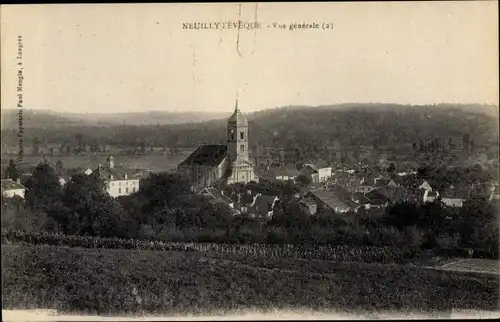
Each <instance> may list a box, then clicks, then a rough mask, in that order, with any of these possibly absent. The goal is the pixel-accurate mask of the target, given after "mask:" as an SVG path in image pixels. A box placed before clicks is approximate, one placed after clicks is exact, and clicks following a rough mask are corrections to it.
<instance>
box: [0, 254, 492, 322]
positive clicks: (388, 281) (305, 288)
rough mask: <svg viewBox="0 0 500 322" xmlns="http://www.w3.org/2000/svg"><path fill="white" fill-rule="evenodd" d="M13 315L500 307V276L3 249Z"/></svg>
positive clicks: (223, 257) (6, 303) (6, 305)
mask: <svg viewBox="0 0 500 322" xmlns="http://www.w3.org/2000/svg"><path fill="white" fill-rule="evenodd" d="M2 280H3V286H2V287H3V298H2V300H3V303H2V304H3V305H2V307H3V309H33V308H37V309H54V310H57V311H59V312H72V313H75V312H80V313H85V314H99V315H104V314H106V315H109V314H134V313H136V314H137V313H143V314H144V313H147V314H162V315H172V314H179V313H183V312H184V313H185V312H191V313H193V314H201V315H203V314H208V313H212V312H218V313H219V314H223V313H228V312H233V311H241V310H255V309H259V310H260V311H262V310H266V309H280V310H291V309H294V310H303V309H312V310H337V311H339V312H353V311H363V312H375V311H377V312H380V311H382V312H383V311H400V312H401V311H403V312H410V311H411V312H443V311H450V310H452V309H472V310H487V311H495V310H497V309H498V301H499V292H498V286H499V283H498V278H497V277H496V276H491V275H481V274H473V273H456V272H448V271H435V270H425V269H421V268H416V267H408V266H400V265H382V264H362V263H335V262H326V261H319V260H316V261H307V260H286V259H280V260H277V259H261V258H256V257H252V256H232V255H229V254H207V253H203V254H202V253H198V252H193V253H184V252H167V251H144V250H110V249H80V248H63V247H52V246H37V247H35V246H33V247H31V246H30V247H28V246H22V247H12V246H2Z"/></svg>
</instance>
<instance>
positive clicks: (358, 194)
mask: <svg viewBox="0 0 500 322" xmlns="http://www.w3.org/2000/svg"><path fill="white" fill-rule="evenodd" d="M352 199H354V200H358V203H359V204H362V205H364V204H367V203H370V199H368V198H367V197H366V196H365V194H364V193H362V192H355V193H353V195H352Z"/></svg>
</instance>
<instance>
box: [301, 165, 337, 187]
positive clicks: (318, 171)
mask: <svg viewBox="0 0 500 322" xmlns="http://www.w3.org/2000/svg"><path fill="white" fill-rule="evenodd" d="M299 171H300V173H301V174H303V175H305V176H307V177H309V178H310V179H311V182H312V183H321V182H325V181H327V180H328V179H330V178H331V177H332V167H331V165H329V164H328V162H326V161H324V160H316V161H314V162H313V161H311V160H308V161H306V162H304V163H303V164H302V165H301V166H300V169H299Z"/></svg>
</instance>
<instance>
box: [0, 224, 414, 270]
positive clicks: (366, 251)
mask: <svg viewBox="0 0 500 322" xmlns="http://www.w3.org/2000/svg"><path fill="white" fill-rule="evenodd" d="M4 243H7V244H21V245H22V244H29V245H51V246H67V247H82V248H109V249H141V250H159V251H198V252H214V253H229V254H243V255H253V256H265V257H274V258H305V259H322V260H337V261H364V262H380V263H393V262H400V261H403V260H405V259H407V258H411V257H413V256H415V255H416V254H415V252H414V251H412V250H409V249H402V248H396V247H390V246H383V247H381V246H355V245H314V244H303V245H291V244H218V243H187V242H162V241H148V240H137V239H120V238H102V237H89V236H76V235H63V234H58V233H49V232H25V231H21V230H2V244H4Z"/></svg>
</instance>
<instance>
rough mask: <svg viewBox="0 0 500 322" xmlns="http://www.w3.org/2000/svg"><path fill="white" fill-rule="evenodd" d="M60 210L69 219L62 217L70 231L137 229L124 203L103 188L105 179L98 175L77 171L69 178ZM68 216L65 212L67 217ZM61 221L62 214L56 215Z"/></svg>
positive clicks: (130, 232)
mask: <svg viewBox="0 0 500 322" xmlns="http://www.w3.org/2000/svg"><path fill="white" fill-rule="evenodd" d="M62 201H63V207H64V208H61V210H62V212H66V214H67V215H70V216H71V221H70V222H68V221H67V220H66V221H62V224H63V225H65V227H70V228H71V229H70V230H71V231H72V232H73V233H78V234H84V235H90V236H97V235H98V236H101V237H112V236H116V237H134V236H135V235H136V234H137V232H138V231H139V227H138V225H136V223H135V222H134V220H132V219H131V218H130V217H129V216H128V214H127V213H126V211H125V210H124V209H123V207H122V206H121V205H120V204H119V203H118V202H117V201H116V200H114V199H113V198H111V197H110V196H109V194H108V193H107V191H106V184H105V182H104V181H103V180H102V179H100V178H99V177H97V176H92V175H90V176H87V175H85V174H77V175H75V176H73V177H72V178H71V180H70V181H69V182H68V184H67V186H66V189H65V192H64V195H63V198H62ZM67 217H68V216H66V218H67ZM55 218H56V219H58V220H59V222H60V223H61V220H62V219H63V218H61V217H60V216H59V217H55Z"/></svg>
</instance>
